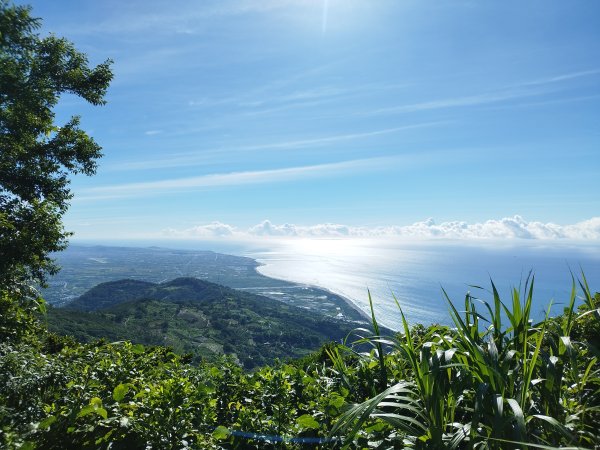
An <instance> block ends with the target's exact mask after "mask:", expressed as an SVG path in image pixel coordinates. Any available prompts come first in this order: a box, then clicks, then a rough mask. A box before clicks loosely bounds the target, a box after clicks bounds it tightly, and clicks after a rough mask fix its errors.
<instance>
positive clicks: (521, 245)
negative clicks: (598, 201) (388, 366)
mask: <svg viewBox="0 0 600 450" xmlns="http://www.w3.org/2000/svg"><path fill="white" fill-rule="evenodd" d="M127 245H134V244H133V243H127ZM135 245H136V246H140V245H142V243H141V242H138V243H136V244H135ZM152 245H160V246H163V247H168V248H186V249H190V250H191V249H193V250H212V251H216V252H221V253H228V254H232V255H237V256H248V257H251V258H254V259H256V260H257V261H258V262H260V263H261V264H262V265H261V266H260V267H259V268H258V270H259V272H260V273H262V274H263V275H266V276H269V277H273V278H278V279H284V280H288V281H293V282H297V283H303V284H309V285H314V286H318V287H321V288H325V289H327V290H329V291H332V292H334V293H336V294H339V295H342V296H344V297H345V298H347V299H348V300H349V301H351V302H352V303H354V304H355V305H356V306H358V307H359V308H360V309H362V310H363V311H365V312H367V313H368V312H369V292H370V294H371V297H372V299H373V302H374V304H375V311H376V314H377V318H378V320H379V321H380V322H381V323H382V324H384V325H386V326H388V327H390V328H393V329H400V327H401V321H400V314H399V312H398V308H397V306H396V303H395V301H394V296H395V298H396V299H397V300H398V302H399V304H400V305H401V307H402V309H403V311H404V313H405V315H406V316H407V318H408V320H409V322H411V323H423V324H431V323H450V317H449V314H448V303H447V302H446V300H445V297H444V294H443V291H442V289H444V290H445V291H446V293H447V294H448V296H449V297H450V299H451V300H452V301H453V302H454V303H455V304H456V306H457V308H458V309H462V305H463V304H464V303H463V302H464V297H465V294H466V293H467V292H470V293H471V294H472V295H474V296H476V297H477V298H480V299H482V300H491V299H492V296H491V294H490V290H491V284H490V280H493V282H494V283H495V285H496V287H497V288H498V290H499V292H500V295H501V297H502V299H503V301H504V302H505V303H508V302H510V299H511V291H512V289H513V288H517V289H520V290H521V291H522V288H523V285H524V284H525V281H526V280H527V278H528V275H529V274H530V273H531V274H532V275H533V276H534V277H535V284H534V299H533V307H532V315H533V319H534V320H537V319H541V318H543V316H544V314H545V312H546V310H547V309H548V307H549V306H550V305H551V304H552V307H551V309H550V311H551V314H558V313H560V312H561V310H562V308H563V307H564V306H566V305H567V304H568V302H569V298H570V293H571V286H572V278H571V273H573V275H574V276H575V277H576V278H580V277H581V273H582V270H583V272H584V273H585V276H586V278H587V281H588V283H589V285H590V288H591V290H592V292H596V291H600V243H572V242H571V243H570V242H563V241H533V240H532V241H528V240H524V239H519V240H510V241H503V242H497V241H494V242H491V241H483V240H481V241H470V242H467V241H446V240H444V241H442V240H432V241H425V240H423V241H406V240H390V239H385V240H384V239H379V240H373V239H364V240H362V239H271V238H265V239H261V240H256V241H243V242H233V241H228V240H216V241H185V242H184V241H167V242H153V243H152ZM474 286H480V287H481V288H483V289H479V288H477V287H474ZM578 295H579V296H581V291H580V290H578ZM482 311H483V309H482Z"/></svg>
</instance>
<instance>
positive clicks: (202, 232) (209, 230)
mask: <svg viewBox="0 0 600 450" xmlns="http://www.w3.org/2000/svg"><path fill="white" fill-rule="evenodd" d="M163 234H165V235H167V236H170V237H195V238H215V237H216V238H219V237H231V236H234V235H237V234H239V233H238V232H237V230H236V229H235V227H232V226H231V225H227V224H226V223H222V222H212V223H209V224H208V225H198V226H195V227H192V228H188V229H186V230H181V231H178V230H175V229H173V228H169V229H167V230H164V231H163Z"/></svg>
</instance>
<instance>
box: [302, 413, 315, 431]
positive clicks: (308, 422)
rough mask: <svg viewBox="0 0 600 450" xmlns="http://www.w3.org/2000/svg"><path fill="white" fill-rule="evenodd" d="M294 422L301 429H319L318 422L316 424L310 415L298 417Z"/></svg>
mask: <svg viewBox="0 0 600 450" xmlns="http://www.w3.org/2000/svg"><path fill="white" fill-rule="evenodd" d="M296 422H297V423H298V425H300V426H301V427H302V428H310V429H313V430H318V429H319V422H317V421H316V420H315V418H314V417H313V416H311V415H310V414H304V415H302V416H300V417H298V418H297V419H296Z"/></svg>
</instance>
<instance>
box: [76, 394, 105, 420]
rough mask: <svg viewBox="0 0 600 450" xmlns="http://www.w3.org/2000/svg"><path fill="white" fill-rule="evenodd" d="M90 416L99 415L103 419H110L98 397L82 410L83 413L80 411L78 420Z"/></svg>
mask: <svg viewBox="0 0 600 450" xmlns="http://www.w3.org/2000/svg"><path fill="white" fill-rule="evenodd" d="M89 414H97V415H99V416H100V417H102V418H103V419H106V418H107V417H108V413H107V412H106V410H105V409H104V408H103V407H102V400H101V399H99V398H98V397H94V398H92V399H91V400H90V404H89V405H87V406H84V407H83V408H81V411H79V414H77V418H80V417H85V416H87V415H89Z"/></svg>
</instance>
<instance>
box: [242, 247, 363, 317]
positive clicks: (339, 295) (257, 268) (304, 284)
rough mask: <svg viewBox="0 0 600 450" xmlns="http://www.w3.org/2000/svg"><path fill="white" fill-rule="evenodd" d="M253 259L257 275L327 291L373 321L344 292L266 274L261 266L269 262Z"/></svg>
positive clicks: (355, 311)
mask: <svg viewBox="0 0 600 450" xmlns="http://www.w3.org/2000/svg"><path fill="white" fill-rule="evenodd" d="M251 259H252V260H253V261H254V262H256V266H255V268H254V270H255V272H256V274H257V275H259V276H261V277H265V278H269V279H270V280H277V281H283V282H286V283H290V284H292V285H295V286H298V287H309V288H311V289H314V290H316V291H321V292H324V293H327V294H328V295H329V296H332V297H334V298H337V299H339V300H340V303H341V304H343V305H344V306H345V307H346V308H347V309H349V310H351V311H353V312H354V313H356V314H358V315H359V316H360V317H361V318H362V319H363V320H365V321H367V322H368V323H369V324H370V323H371V317H370V316H369V314H368V313H367V312H366V311H364V310H362V309H361V308H360V307H359V306H358V305H357V304H356V303H354V302H353V301H352V300H351V299H350V298H348V297H346V296H344V295H343V294H340V293H338V292H335V291H333V290H331V289H327V288H325V287H323V286H318V285H314V284H309V283H301V282H298V281H294V280H291V279H285V278H275V277H272V276H270V275H266V274H264V273H262V272H261V271H260V268H261V267H264V266H266V265H267V264H265V263H263V262H260V261H258V260H256V259H254V258H251Z"/></svg>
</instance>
